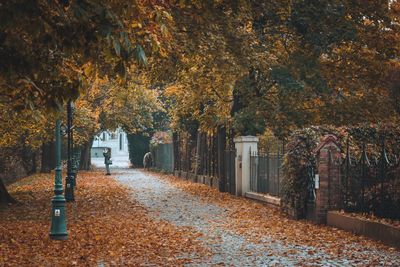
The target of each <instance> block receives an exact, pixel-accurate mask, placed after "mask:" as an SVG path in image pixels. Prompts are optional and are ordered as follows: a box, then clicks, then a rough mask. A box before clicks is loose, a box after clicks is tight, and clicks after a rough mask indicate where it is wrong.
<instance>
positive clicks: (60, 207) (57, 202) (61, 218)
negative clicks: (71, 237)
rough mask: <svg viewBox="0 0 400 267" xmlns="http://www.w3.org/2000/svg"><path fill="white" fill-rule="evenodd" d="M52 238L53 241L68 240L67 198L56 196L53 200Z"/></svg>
mask: <svg viewBox="0 0 400 267" xmlns="http://www.w3.org/2000/svg"><path fill="white" fill-rule="evenodd" d="M50 238H51V239H53V240H66V239H68V232H67V224H66V219H65V198H64V196H63V195H56V196H55V197H54V198H53V199H52V200H51V228H50Z"/></svg>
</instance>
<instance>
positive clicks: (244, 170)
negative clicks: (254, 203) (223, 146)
mask: <svg viewBox="0 0 400 267" xmlns="http://www.w3.org/2000/svg"><path fill="white" fill-rule="evenodd" d="M234 142H235V148H236V159H235V168H236V177H235V179H236V195H237V196H244V195H245V194H246V192H249V191H250V152H251V151H257V149H258V137H255V136H239V137H236V138H235V139H234Z"/></svg>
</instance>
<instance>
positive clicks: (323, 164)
mask: <svg viewBox="0 0 400 267" xmlns="http://www.w3.org/2000/svg"><path fill="white" fill-rule="evenodd" d="M314 152H315V153H316V158H317V169H318V175H319V188H318V189H316V200H315V217H314V218H315V222H316V223H319V224H325V223H326V217H327V212H328V210H331V209H338V208H339V207H340V162H339V161H340V157H341V154H340V148H339V146H338V144H337V138H336V137H335V136H334V135H326V136H325V137H324V138H323V139H322V141H321V143H320V144H319V145H318V147H317V148H316V149H315V150H314Z"/></svg>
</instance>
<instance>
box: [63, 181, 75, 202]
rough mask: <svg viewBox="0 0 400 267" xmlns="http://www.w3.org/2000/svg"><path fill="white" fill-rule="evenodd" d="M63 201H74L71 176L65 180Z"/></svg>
mask: <svg viewBox="0 0 400 267" xmlns="http://www.w3.org/2000/svg"><path fill="white" fill-rule="evenodd" d="M65 200H66V201H67V202H72V201H75V195H74V178H73V176H72V175H71V176H67V178H66V179H65Z"/></svg>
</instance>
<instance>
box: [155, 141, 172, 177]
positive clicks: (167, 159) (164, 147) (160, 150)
mask: <svg viewBox="0 0 400 267" xmlns="http://www.w3.org/2000/svg"><path fill="white" fill-rule="evenodd" d="M152 150H153V151H152V154H153V166H154V167H155V168H157V169H159V170H164V171H169V172H172V171H173V170H174V151H173V144H172V143H169V144H159V145H157V146H156V147H154V148H153V149H152Z"/></svg>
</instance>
